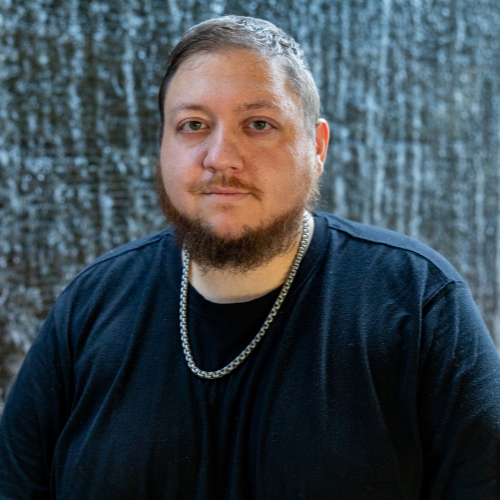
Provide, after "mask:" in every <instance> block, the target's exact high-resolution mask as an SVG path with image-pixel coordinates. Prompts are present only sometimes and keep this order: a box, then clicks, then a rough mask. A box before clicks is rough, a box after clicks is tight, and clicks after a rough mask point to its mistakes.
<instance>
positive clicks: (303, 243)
mask: <svg viewBox="0 0 500 500" xmlns="http://www.w3.org/2000/svg"><path fill="white" fill-rule="evenodd" d="M303 221H304V225H303V230H302V239H301V240H300V245H299V248H298V250H297V254H296V255H295V260H294V262H293V265H292V269H291V270H290V274H289V275H288V278H287V279H286V281H285V283H284V285H283V287H282V288H281V292H280V294H279V295H278V298H277V299H276V302H275V303H274V305H273V308H272V309H271V312H270V313H269V314H268V316H267V318H266V321H264V324H263V325H262V327H261V329H260V330H259V331H258V333H257V335H256V336H255V337H254V338H253V340H252V342H250V344H248V346H247V347H246V348H245V349H243V351H242V352H241V354H240V355H239V356H237V357H236V358H234V359H233V361H231V363H229V364H228V365H226V366H225V367H224V368H221V369H220V370H217V371H215V372H205V371H203V370H200V369H199V368H198V367H197V366H196V364H195V362H194V360H193V354H192V352H191V347H190V345H189V338H188V330H187V312H186V311H187V293H188V286H189V280H188V276H189V253H188V252H187V251H186V250H184V258H183V263H182V281H181V306H180V320H181V341H182V347H183V349H184V356H185V357H186V361H187V364H188V366H189V368H190V369H191V371H192V372H193V373H194V374H195V375H198V377H201V378H209V379H214V378H221V377H223V376H224V375H227V374H228V373H231V372H232V371H233V370H234V369H235V368H236V367H237V366H239V365H240V364H241V363H243V361H245V359H246V358H248V356H249V355H250V353H251V352H252V351H253V350H254V349H255V347H256V346H257V344H258V343H259V341H260V340H261V339H262V337H263V336H264V334H265V333H266V331H267V329H268V328H269V325H270V324H271V323H272V321H273V319H274V317H275V316H276V314H277V312H278V310H279V308H280V307H281V304H283V301H284V300H285V297H286V295H287V293H288V290H290V287H291V285H292V282H293V279H294V278H295V275H296V274H297V270H298V269H299V265H300V261H301V260H302V257H304V254H305V252H306V247H307V241H308V239H309V219H308V216H307V212H304V218H303Z"/></svg>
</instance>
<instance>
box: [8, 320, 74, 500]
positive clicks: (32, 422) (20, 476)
mask: <svg viewBox="0 0 500 500" xmlns="http://www.w3.org/2000/svg"><path fill="white" fill-rule="evenodd" d="M55 323H56V321H55V318H54V313H53V312H52V313H51V314H50V315H49V316H48V318H47V320H46V321H45V324H44V326H43V328H42V330H41V331H40V333H39V335H38V336H37V338H36V339H35V341H34V343H33V345H32V347H31V349H30V350H29V352H28V354H27V356H26V359H25V361H24V363H23V366H22V367H21V370H20V372H19V374H18V376H17V379H16V381H15V383H14V385H13V387H12V389H11V391H10V393H9V397H8V399H7V403H6V405H5V409H4V413H3V415H2V420H1V422H0V500H7V499H8V500H14V499H15V500H21V499H23V500H24V499H26V500H27V499H29V500H35V499H36V500H42V499H43V500H45V499H49V498H50V497H51V495H50V478H51V470H52V457H53V452H54V448H55V445H56V442H57V439H58V437H59V434H60V432H61V430H62V428H63V427H64V424H65V421H66V419H67V415H68V414H69V407H68V405H69V402H70V401H71V398H70V394H69V393H68V389H67V388H68V387H70V385H69V381H70V379H69V377H70V376H71V369H70V366H71V363H70V356H69V352H68V349H67V347H66V343H65V342H64V341H63V342H61V339H59V338H58V336H57V329H56V324H55Z"/></svg>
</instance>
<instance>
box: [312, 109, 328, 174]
mask: <svg viewBox="0 0 500 500" xmlns="http://www.w3.org/2000/svg"><path fill="white" fill-rule="evenodd" d="M329 139H330V128H329V127H328V123H326V120H323V118H320V119H319V120H318V121H317V123H316V132H315V144H316V160H317V172H318V176H320V175H321V174H322V173H323V165H324V164H325V158H326V151H327V149H328V141H329Z"/></svg>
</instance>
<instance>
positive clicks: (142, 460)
mask: <svg viewBox="0 0 500 500" xmlns="http://www.w3.org/2000/svg"><path fill="white" fill-rule="evenodd" d="M160 111H161V116H162V133H161V155H160V161H159V166H158V191H159V198H160V202H161V205H162V207H163V210H164V212H165V214H166V215H167V217H168V219H169V220H170V221H171V222H172V223H173V225H174V228H175V229H169V230H166V231H163V232H161V233H158V234H155V235H152V236H150V237H147V238H144V239H142V240H139V241H136V242H133V243H131V244H128V245H125V246H123V247H120V248H119V249H116V250H114V251H112V252H110V253H108V254H106V255H104V256H103V257H101V258H100V259H98V260H97V261H96V262H94V263H93V264H92V265H90V266H89V267H88V268H87V269H85V270H84V271H83V272H82V273H81V274H80V275H79V276H78V277H77V278H76V279H75V280H74V281H73V282H72V283H71V284H70V285H69V286H68V288H67V289H66V290H65V292H64V293H63V294H62V295H61V297H60V298H59V299H58V301H57V303H56V304H55V306H54V309H53V310H52V312H51V313H50V315H49V317H48V318H47V321H46V322H45V325H44V327H43V329H42V331H41V333H40V334H39V336H38V337H37V339H36V340H35V342H34V344H33V346H32V348H31V350H30V352H29V353H28V356H27V358H26V361H25V363H24V366H23V368H22V369H21V371H20V373H19V376H18V378H17V381H16V383H15V385H14V387H13V388H12V391H11V394H10V396H9V400H8V402H7V405H6V408H5V412H4V416H3V420H2V424H1V431H0V492H1V493H0V498H2V499H21V498H23V499H27V498H29V499H48V498H61V499H63V498H64V499H92V500H97V499H115V498H130V499H155V500H156V499H160V498H168V499H181V498H186V499H188V498H189V499H214V500H220V499H231V500H234V499H247V498H248V499H259V500H260V499H271V498H276V499H305V498H310V499H314V500H321V499H348V500H353V499H361V498H363V499H365V498H366V499H377V498H384V499H445V498H446V499H460V500H463V499H474V500H477V499H493V498H500V382H499V381H500V362H499V359H498V356H497V353H496V350H495V348H494V346H493V343H492V341H491V339H490V337H489V334H488V332H487V330H486V328H485V326H484V324H483V322H482V320H481V318H480V316H479V314H478V312H477V309H476V307H475V305H474V303H473V300H472V298H471V296H470V293H469V291H468V288H467V286H466V285H465V284H464V282H463V281H462V279H461V277H460V276H459V275H458V274H457V272H456V271H455V270H454V269H453V268H452V267H451V266H450V264H449V263H448V262H447V261H445V260H444V259H443V258H442V257H441V256H439V255H438V254H436V253H435V252H433V251H432V250H430V249H429V248H427V247H426V246H424V245H421V244H419V243H417V242H414V241H412V240H410V239H409V238H406V237H404V236H402V235H398V234H396V233H393V232H390V231H385V230H380V229H376V228H372V227H368V226H364V225H361V224H356V223H352V222H349V221H346V220H343V219H340V218H338V217H334V216H331V215H327V214H323V213H314V214H312V213H311V211H310V209H311V206H312V204H313V203H314V200H315V198H316V193H317V181H318V177H319V175H320V174H321V171H322V169H323V163H324V160H325V155H326V149H327V144H328V126H327V124H326V123H325V121H324V120H321V119H319V100H318V94H317V91H316V88H315V86H314V82H313V80H312V77H311V74H310V72H309V70H308V67H307V63H306V61H305V59H304V56H303V53H302V51H301V49H300V47H299V46H298V45H297V44H296V42H294V41H293V40H292V39H291V38H290V37H288V36H287V35H285V34H284V33H283V32H282V31H281V30H279V29H277V28H276V27H275V26H273V25H272V24H270V23H267V22H265V21H261V20H257V19H252V18H245V17H236V16H228V17H223V18H218V19H213V20H210V21H207V22H205V23H202V24H200V25H198V26H195V27H194V28H192V29H191V30H189V31H188V32H187V33H186V34H185V35H184V37H183V38H182V39H181V41H180V42H179V44H178V45H177V47H176V48H175V49H174V51H173V53H172V54H171V57H170V60H169V65H168V69H167V73H166V76H165V79H164V81H163V83H162V87H161V91H160Z"/></svg>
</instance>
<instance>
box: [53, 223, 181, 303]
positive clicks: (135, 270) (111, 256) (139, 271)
mask: <svg viewBox="0 0 500 500" xmlns="http://www.w3.org/2000/svg"><path fill="white" fill-rule="evenodd" d="M175 251H176V245H175V236H174V232H173V230H172V229H165V230H163V231H160V232H157V233H154V234H151V235H148V236H146V237H144V238H141V239H138V240H135V241H132V242H130V243H127V244H125V245H122V246H120V247H117V248H115V249H113V250H110V251H109V252H107V253H105V254H103V255H101V256H100V257H98V258H97V259H96V260H94V261H93V262H92V263H91V264H89V265H88V266H87V267H85V268H84V269H83V270H82V271H81V272H80V273H79V274H78V275H77V276H76V277H75V278H74V279H73V280H72V281H71V282H70V284H69V285H68V286H67V287H66V289H65V290H64V291H63V293H62V294H61V296H60V297H59V299H58V301H60V300H62V299H63V298H66V296H68V295H69V296H73V297H74V296H75V295H76V294H80V295H81V294H83V295H89V294H91V295H96V292H97V291H98V290H100V289H103V288H114V289H116V288H118V286H119V285H120V284H123V285H125V284H126V286H127V287H131V286H134V283H145V282H147V280H148V278H149V277H150V276H151V275H153V276H156V275H157V274H159V272H160V271H159V269H158V268H159V266H160V265H162V266H163V265H165V260H169V258H170V257H171V255H172V253H174V252H175Z"/></svg>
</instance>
